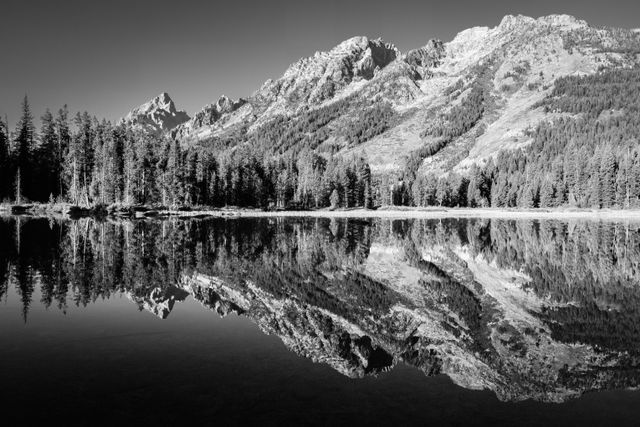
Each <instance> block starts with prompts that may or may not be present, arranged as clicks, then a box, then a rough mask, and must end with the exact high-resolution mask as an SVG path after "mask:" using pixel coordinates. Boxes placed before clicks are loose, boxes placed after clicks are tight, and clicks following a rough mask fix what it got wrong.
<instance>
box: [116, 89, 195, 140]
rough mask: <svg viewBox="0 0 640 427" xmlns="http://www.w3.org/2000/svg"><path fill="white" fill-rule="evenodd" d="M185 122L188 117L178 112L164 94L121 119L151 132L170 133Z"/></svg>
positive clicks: (183, 112) (180, 111)
mask: <svg viewBox="0 0 640 427" xmlns="http://www.w3.org/2000/svg"><path fill="white" fill-rule="evenodd" d="M187 120H189V115H188V114H187V113H186V112H185V111H182V110H178V109H177V108H176V105H175V103H174V102H173V100H172V99H171V97H170V96H169V94H168V93H166V92H162V93H161V94H160V95H158V96H156V97H155V98H153V99H151V100H150V101H148V102H145V103H144V104H142V105H140V106H139V107H136V108H134V109H133V110H131V112H129V114H127V116H126V117H125V118H124V119H123V121H124V122H126V123H129V124H131V125H133V126H137V127H141V128H143V129H145V130H148V131H152V132H166V131H170V130H172V129H173V128H175V127H176V126H178V125H180V124H182V123H184V122H186V121H187Z"/></svg>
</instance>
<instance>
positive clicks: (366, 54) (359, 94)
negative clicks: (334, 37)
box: [128, 15, 640, 172]
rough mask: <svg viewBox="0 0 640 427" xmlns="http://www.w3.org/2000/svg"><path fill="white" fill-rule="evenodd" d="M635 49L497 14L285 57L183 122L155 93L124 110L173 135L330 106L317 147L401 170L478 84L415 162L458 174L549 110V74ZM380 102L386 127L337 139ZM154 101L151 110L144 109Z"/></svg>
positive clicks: (197, 134) (620, 38)
mask: <svg viewBox="0 0 640 427" xmlns="http://www.w3.org/2000/svg"><path fill="white" fill-rule="evenodd" d="M638 52H640V34H639V33H638V32H637V31H634V30H624V29H611V28H595V27H591V26H590V25H588V24H587V23H586V22H584V21H582V20H579V19H576V18H574V17H571V16H567V15H551V16H546V17H541V18H538V19H534V18H529V17H525V16H506V17H505V18H504V19H503V20H502V21H501V22H500V23H499V25H497V26H496V27H494V28H487V27H476V28H470V29H467V30H465V31H462V32H460V33H459V34H458V35H457V36H456V37H455V38H454V39H453V40H452V41H450V42H446V43H443V42H442V41H439V40H431V41H429V42H427V44H426V45H425V46H423V47H421V48H418V49H414V50H411V51H409V52H406V53H401V52H399V51H398V50H397V49H396V48H395V47H394V46H393V45H392V44H389V43H386V42H384V41H382V40H379V39H378V40H370V39H368V38H366V37H354V38H351V39H349V40H346V41H344V42H342V43H341V44H339V45H338V46H336V47H334V48H333V49H331V50H329V51H327V52H317V53H316V54H315V55H313V56H311V57H308V58H304V59H301V60H299V61H298V62H296V63H294V64H292V65H291V66H290V67H289V68H288V69H287V70H286V71H285V73H284V74H283V75H282V76H281V77H280V78H278V79H275V80H268V81H266V82H265V83H264V84H263V85H262V87H261V88H259V89H258V90H257V91H256V92H254V93H253V94H252V95H251V96H249V97H248V98H247V99H246V100H241V101H231V100H229V99H228V98H226V97H223V98H221V99H220V101H218V102H217V103H215V104H212V105H209V106H207V107H205V108H204V109H203V110H202V111H201V112H199V113H197V114H196V116H195V117H194V118H193V119H192V120H190V121H188V122H186V118H185V117H186V115H180V116H179V118H175V119H173V120H168V121H167V119H165V118H164V116H165V113H164V111H167V112H169V113H168V116H171V117H174V116H173V115H172V114H173V113H171V111H172V107H171V106H167V107H166V108H165V107H163V108H157V107H156V106H155V105H156V104H158V102H155V103H154V102H152V103H151V104H149V105H148V104H145V106H142V107H140V108H139V109H137V110H136V112H135V113H134V112H132V113H131V114H130V116H128V117H132V120H134V121H136V122H141V123H143V124H147V125H149V126H150V127H151V128H156V129H163V130H167V129H173V128H175V127H176V126H177V125H179V124H180V123H182V122H186V123H184V124H182V125H180V126H178V128H176V129H175V130H174V132H173V134H174V135H175V136H176V137H178V138H180V139H181V140H184V141H207V140H209V139H211V138H213V137H219V138H224V137H225V135H227V134H229V133H230V132H233V131H237V130H239V129H248V133H247V135H248V136H251V134H253V133H256V132H259V131H260V129H261V127H262V126H269V123H271V122H274V120H276V119H278V118H281V117H287V118H289V119H291V120H295V119H296V118H300V117H302V115H304V114H307V115H308V114H309V112H313V111H318V110H319V109H321V108H323V107H326V106H330V105H337V103H340V106H339V111H340V113H339V114H338V115H337V116H335V117H333V116H332V117H331V118H330V120H329V122H328V123H327V124H326V125H324V126H322V127H321V128H320V129H318V130H314V132H320V133H321V134H322V139H323V142H322V143H321V144H320V146H319V147H317V149H318V150H319V151H320V152H326V151H336V150H337V151H338V152H339V153H342V154H344V155H351V154H357V155H363V156H365V157H366V158H367V159H368V161H369V163H370V164H371V165H372V168H373V171H374V172H379V171H394V170H400V169H402V168H403V167H404V164H405V162H406V158H407V156H408V155H409V154H410V153H412V152H413V151H415V150H417V149H419V148H421V147H424V146H426V145H429V144H432V143H434V141H435V140H436V139H437V138H436V137H434V136H433V133H432V129H434V127H437V126H441V125H443V124H444V125H447V123H446V120H445V119H444V118H443V117H445V116H446V114H447V112H448V111H450V110H451V108H454V107H455V106H456V105H459V104H460V103H463V102H465V99H466V98H467V96H468V95H469V93H470V92H471V91H472V90H473V89H474V88H476V89H477V88H482V90H483V93H484V94H485V104H486V106H485V109H484V110H485V111H484V113H483V115H482V117H481V118H480V119H479V120H477V122H475V123H474V124H473V126H472V127H471V129H470V130H468V131H466V132H464V133H463V134H461V135H456V137H455V138H453V140H452V141H450V142H449V143H448V144H447V145H446V146H445V147H444V148H443V149H441V150H440V151H439V152H438V153H436V154H434V155H432V156H430V157H428V158H426V159H425V160H424V162H423V165H422V170H427V169H429V170H432V171H443V172H446V171H449V170H452V169H458V170H462V171H464V170H466V168H468V167H469V165H471V164H473V163H478V162H483V161H485V160H486V159H488V158H489V157H492V156H495V155H496V154H497V152H498V151H500V150H501V149H510V148H516V147H521V146H525V145H526V144H528V143H529V142H530V139H529V137H528V136H527V132H526V130H527V129H529V128H531V127H533V126H535V125H537V124H538V123H540V122H541V121H546V120H552V119H554V118H555V117H556V116H555V115H554V114H553V113H552V112H545V111H543V109H542V108H538V107H536V104H537V103H538V102H539V101H540V100H541V99H543V98H544V97H545V96H547V95H548V94H549V93H551V91H552V90H553V87H554V82H555V81H556V80H557V79H558V78H559V77H562V76H567V75H574V74H592V73H595V72H597V71H598V70H599V69H600V68H601V67H627V66H632V65H635V64H637V63H638V62H639V59H638ZM384 102H388V103H389V104H391V105H392V107H393V109H394V111H395V113H396V117H395V118H394V120H393V122H392V123H393V125H392V126H390V127H389V129H387V130H386V131H385V132H383V133H382V134H379V135H376V136H374V137H372V138H370V139H368V140H366V141H364V142H362V143H359V144H357V145H355V146H354V145H353V144H349V143H348V141H347V139H346V137H345V136H344V135H345V131H344V130H345V128H346V127H348V126H349V124H350V123H352V122H353V121H354V120H357V119H358V117H359V114H360V113H361V112H362V110H363V105H372V104H380V103H384ZM171 105H172V103H171ZM158 110H159V111H163V112H162V113H158V114H156V113H154V112H153V111H158ZM138 117H139V118H138ZM165 122H166V124H165ZM328 146H330V148H331V150H326V148H328Z"/></svg>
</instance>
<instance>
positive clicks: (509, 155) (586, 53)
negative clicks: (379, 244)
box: [0, 15, 640, 209]
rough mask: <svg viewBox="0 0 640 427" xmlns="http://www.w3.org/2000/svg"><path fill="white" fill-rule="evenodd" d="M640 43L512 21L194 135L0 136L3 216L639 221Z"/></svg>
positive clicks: (379, 46)
mask: <svg viewBox="0 0 640 427" xmlns="http://www.w3.org/2000/svg"><path fill="white" fill-rule="evenodd" d="M639 46H640V33H638V32H634V31H631V30H624V29H613V28H597V27H592V26H589V25H588V24H587V23H586V22H584V21H580V20H578V19H576V18H573V17H570V16H566V15H551V16H547V17H542V18H538V19H533V18H528V17H523V16H517V17H514V16H507V17H505V18H504V19H503V20H502V22H500V24H499V25H498V26H497V27H495V28H485V27H478V28H471V29H468V30H465V31H462V32H461V33H459V34H458V35H457V36H456V37H455V38H454V39H453V40H452V41H451V42H449V43H442V42H440V41H437V40H435V41H434V40H432V41H430V42H429V43H428V44H427V45H426V46H425V47H422V48H419V49H415V50H412V51H409V52H407V53H405V54H402V53H401V52H399V51H398V50H397V49H396V48H395V47H394V46H393V45H392V44H389V43H385V42H384V41H382V40H380V39H377V40H370V39H368V38H366V37H354V38H352V39H349V40H346V41H344V42H342V43H340V44H339V45H338V46H336V47H334V48H333V49H331V50H329V51H327V52H318V53H316V55H314V56H313V57H309V58H304V59H301V60H300V61H298V62H296V63H294V64H292V65H291V66H290V67H289V68H288V69H287V70H286V71H285V72H284V74H283V75H282V76H281V77H280V78H278V79H275V80H267V81H266V82H265V83H264V85H263V86H262V87H261V88H260V89H258V90H257V91H255V92H254V93H253V94H251V95H250V96H248V97H247V98H243V99H239V100H235V101H234V100H231V99H229V98H228V97H225V96H222V97H221V98H220V99H219V100H218V101H217V102H215V103H212V104H210V105H208V106H206V107H205V108H204V109H203V110H202V111H200V112H198V113H196V114H195V115H194V116H193V117H192V118H189V116H188V115H187V113H186V112H184V111H181V110H178V109H177V108H176V106H175V105H174V103H173V100H171V98H170V97H169V96H168V94H166V93H162V94H161V95H160V96H158V97H156V98H154V99H153V100H151V101H149V102H147V103H145V104H143V105H141V106H140V107H138V108H136V109H134V110H132V111H131V112H130V113H129V114H128V115H126V116H125V118H124V119H122V120H120V121H118V122H116V123H110V122H108V121H105V120H99V119H97V118H95V117H93V116H92V115H90V114H89V113H86V112H85V113H79V114H76V115H75V116H73V117H72V115H70V114H69V112H68V111H67V108H66V107H64V108H62V109H60V110H59V111H58V112H57V113H56V114H53V113H51V112H49V111H47V112H46V113H45V114H44V115H43V117H42V118H41V120H40V121H39V122H38V123H36V121H35V120H34V118H33V117H32V114H31V110H30V106H29V103H28V101H27V99H26V97H25V100H24V102H23V105H22V109H21V116H20V119H19V120H18V122H17V123H16V124H15V127H14V126H9V124H8V123H3V122H0V200H3V201H16V202H19V203H22V202H25V201H39V202H47V201H64V202H70V203H74V204H79V205H97V204H100V205H109V204H114V203H117V204H125V205H134V204H145V205H163V206H173V207H184V206H193V205H202V206H228V205H230V206H242V207H261V208H269V207H271V208H289V209H298V208H300V209H302V208H319V207H327V206H333V207H356V206H359V207H367V208H368V207H374V206H381V205H412V206H429V205H438V206H465V207H466V206H468V207H483V206H495V207H525V208H530V207H558V206H576V207H595V208H610V207H617V208H632V207H637V206H640V172H638V171H639V170H640V146H639V144H638V141H639V138H640V135H639V133H640V131H639V126H640V125H639V124H638V121H639V120H640V119H638V117H639V116H638V112H639V107H640V101H639V99H638V94H639V92H640V61H639V58H640V56H639V55H640V48H639Z"/></svg>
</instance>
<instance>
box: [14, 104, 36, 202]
mask: <svg viewBox="0 0 640 427" xmlns="http://www.w3.org/2000/svg"><path fill="white" fill-rule="evenodd" d="M34 140H35V127H34V125H33V116H32V114H31V108H30V107H29V100H28V99H27V96H26V95H25V97H24V100H23V101H22V114H21V116H20V120H19V121H18V123H17V124H16V131H15V140H14V153H13V158H14V165H15V168H16V178H15V179H16V181H15V183H16V188H15V189H16V201H17V202H18V203H21V201H22V198H23V196H24V197H26V198H28V199H30V198H33V196H34V195H33V192H32V188H33V187H34V186H35V177H34V176H33V174H34V169H35V168H34V165H33V149H34Z"/></svg>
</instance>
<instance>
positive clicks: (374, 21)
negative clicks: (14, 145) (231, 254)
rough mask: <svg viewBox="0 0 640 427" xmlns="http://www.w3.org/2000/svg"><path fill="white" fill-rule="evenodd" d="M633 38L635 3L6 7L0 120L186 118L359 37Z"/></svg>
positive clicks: (60, 3)
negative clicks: (466, 32)
mask: <svg viewBox="0 0 640 427" xmlns="http://www.w3.org/2000/svg"><path fill="white" fill-rule="evenodd" d="M552 13H568V14H571V15H574V16H576V17H578V18H582V19H585V20H587V21H588V22H589V23H591V24H593V25H608V26H616V27H625V28H637V27H640V2H639V1H637V0H627V1H619V0H608V1H602V0H597V1H595V0H569V1H560V0H535V1H532V0H524V1H523V0H509V1H507V0H504V1H502V0H496V1H491V0H485V1H479V0H476V1H467V0H465V1H455V0H449V1H446V0H437V1H425V0H423V1H420V0H322V1H320V0H318V1H309V0H268V1H267V0H262V1H248V0H227V1H223V2H221V1H211V0H210V1H190V0H172V1H166V0H154V1H146V0H135V1H134V0H127V1H122V0H102V1H88V0H82V1H79V0H56V1H52V0H2V5H1V6H0V115H2V116H4V115H7V116H8V119H9V124H10V127H13V126H14V124H15V122H16V119H17V115H18V112H19V110H20V108H19V106H20V102H21V100H22V98H23V97H24V95H25V94H27V95H28V97H29V101H30V103H31V106H32V110H33V113H34V116H35V117H37V118H39V117H40V115H42V113H43V112H44V110H45V108H50V109H51V110H53V111H56V110H58V108H60V107H61V106H62V105H63V104H67V105H68V106H69V110H70V111H71V112H75V111H85V110H86V111H89V112H90V113H91V114H94V115H96V116H98V117H100V118H102V117H104V118H107V119H109V120H117V119H118V118H120V117H122V116H124V115H125V114H126V113H127V112H128V111H129V110H131V109H132V108H134V107H136V106H138V105H140V104H142V103H144V102H146V101H147V100H149V99H151V98H153V97H154V96H156V95H158V94H159V93H161V92H168V93H169V94H170V96H171V97H172V99H173V100H174V101H175V103H176V105H177V107H178V108H179V109H184V110H186V111H187V112H188V113H189V114H190V115H193V114H194V113H195V112H197V111H198V110H200V109H201V108H202V107H203V106H204V105H206V104H208V103H211V102H215V100H217V99H218V98H219V97H220V96H221V95H222V94H226V95H227V96H230V97H232V98H238V97H244V96H248V95H250V94H251V93H252V92H253V91H255V90H256V89H258V88H259V87H260V86H261V85H262V83H263V82H264V81H265V80H267V79H269V78H277V77H279V76H280V75H281V74H282V73H283V71H284V70H285V69H286V68H287V67H288V66H289V64H291V63H293V62H295V61H297V60H298V59H300V58H302V57H306V56H311V55H313V54H314V53H315V52H316V51H323V50H329V49H331V48H332V47H333V46H335V45H336V44H338V43H340V42H341V41H343V40H345V39H348V38H350V37H353V36H356V35H364V36H368V37H371V38H377V37H382V38H383V39H384V40H385V41H388V42H391V43H394V44H395V45H396V46H397V47H398V48H399V49H400V50H402V51H406V50H408V49H412V48H417V47H420V46H423V45H424V44H426V42H427V41H428V40H429V39H431V38H438V39H441V40H443V41H449V40H451V39H452V38H453V37H454V36H455V35H456V34H457V33H458V32H459V31H461V30H463V29H466V28H469V27H474V26H489V27H493V26H496V25H498V23H499V22H500V20H501V18H502V17H503V16H504V15H507V14H523V15H528V16H533V17H538V16H542V15H548V14H552Z"/></svg>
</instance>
